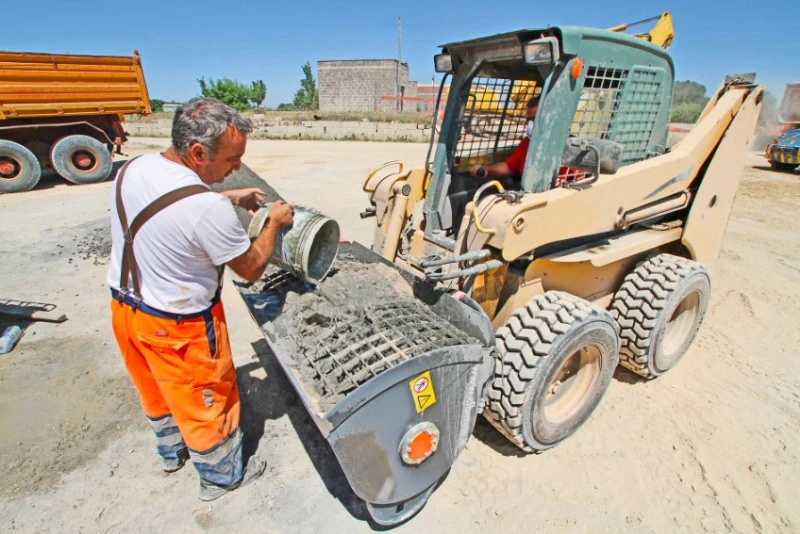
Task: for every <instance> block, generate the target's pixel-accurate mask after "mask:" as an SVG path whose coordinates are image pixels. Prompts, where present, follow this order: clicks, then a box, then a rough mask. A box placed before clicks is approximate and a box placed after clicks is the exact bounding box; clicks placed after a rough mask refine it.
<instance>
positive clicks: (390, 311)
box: [303, 301, 474, 394]
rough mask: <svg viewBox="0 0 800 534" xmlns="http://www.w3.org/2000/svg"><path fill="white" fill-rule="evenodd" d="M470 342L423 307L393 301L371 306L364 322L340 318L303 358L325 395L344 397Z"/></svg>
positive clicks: (346, 317)
mask: <svg viewBox="0 0 800 534" xmlns="http://www.w3.org/2000/svg"><path fill="white" fill-rule="evenodd" d="M472 342H474V341H473V340H471V339H470V338H469V337H467V336H466V335H464V334H463V333H462V332H460V331H459V330H458V329H456V328H455V327H454V326H453V325H451V324H450V323H448V322H447V321H446V320H444V319H442V318H441V317H439V316H438V315H436V314H435V313H433V312H431V311H430V310H428V309H427V308H426V307H425V306H422V305H420V304H417V303H416V302H403V301H397V302H390V303H386V304H379V305H376V306H374V307H373V308H371V309H370V310H369V318H368V320H366V321H365V319H364V318H363V317H359V316H356V315H347V314H342V316H341V317H340V318H339V321H337V324H336V325H335V327H334V328H331V329H330V330H329V331H328V332H327V333H326V334H325V335H323V336H320V337H319V338H318V339H316V351H315V352H314V353H313V354H308V353H305V352H304V353H303V355H304V356H305V357H306V359H307V361H308V363H309V365H311V367H313V368H314V370H315V371H316V375H317V379H318V380H319V381H320V382H322V384H321V386H322V388H323V389H324V390H325V391H330V392H335V393H338V394H344V393H348V392H350V391H352V390H354V389H355V388H357V387H358V386H359V385H361V384H363V383H364V382H366V381H367V380H369V379H370V378H372V377H374V376H377V375H379V374H380V373H382V372H383V371H385V370H387V369H389V368H391V367H394V366H395V365H399V364H400V363H402V362H404V361H406V360H409V359H411V358H413V357H414V356H419V355H420V354H424V353H426V352H428V351H431V350H434V349H439V348H445V347H452V346H455V345H467V344H469V343H472Z"/></svg>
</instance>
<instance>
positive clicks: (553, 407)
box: [543, 345, 601, 425]
mask: <svg viewBox="0 0 800 534" xmlns="http://www.w3.org/2000/svg"><path fill="white" fill-rule="evenodd" d="M600 361H601V354H600V349H599V347H597V346H595V345H587V346H585V347H583V348H581V349H579V350H577V351H576V352H574V353H573V354H572V355H571V356H570V357H569V358H567V359H566V360H564V363H562V364H561V367H560V368H559V369H558V371H557V372H556V374H555V376H554V377H553V380H552V381H551V382H550V383H549V384H548V386H547V389H546V390H545V391H547V396H546V397H545V399H544V414H543V415H544V418H545V419H546V420H547V421H548V422H549V423H551V424H553V425H557V424H560V423H562V422H564V421H566V420H567V419H569V418H570V417H572V416H574V415H575V414H576V413H578V412H579V411H580V409H581V408H582V407H583V406H584V405H585V403H586V401H587V399H588V398H589V397H590V395H591V392H592V390H593V389H594V385H595V384H596V383H597V380H598V378H599V376H600Z"/></svg>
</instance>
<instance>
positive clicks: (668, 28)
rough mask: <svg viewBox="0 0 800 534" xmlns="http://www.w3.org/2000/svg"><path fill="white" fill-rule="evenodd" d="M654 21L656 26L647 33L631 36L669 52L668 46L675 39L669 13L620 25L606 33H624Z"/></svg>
mask: <svg viewBox="0 0 800 534" xmlns="http://www.w3.org/2000/svg"><path fill="white" fill-rule="evenodd" d="M654 21H657V22H656V25H655V26H653V27H652V29H651V30H650V31H649V32H646V33H636V34H634V35H633V36H634V37H638V38H639V39H644V40H645V41H650V42H651V43H653V44H655V45H658V46H660V47H661V48H663V49H664V50H669V46H670V45H671V44H672V40H673V39H674V38H675V31H674V28H673V27H672V13H671V12H670V11H665V12H664V13H662V14H661V15H660V16H658V17H651V18H649V19H645V20H640V21H638V22H631V23H628V24H620V25H619V26H614V27H613V28H609V29H608V31H611V32H624V31H625V30H627V29H628V28H632V27H633V26H640V25H642V24H647V23H649V22H654Z"/></svg>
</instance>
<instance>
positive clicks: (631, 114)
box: [611, 68, 663, 165]
mask: <svg viewBox="0 0 800 534" xmlns="http://www.w3.org/2000/svg"><path fill="white" fill-rule="evenodd" d="M662 86H663V70H661V69H649V68H635V69H633V70H632V71H631V73H630V76H629V77H628V83H627V87H626V88H625V94H624V95H623V98H622V101H621V102H620V105H619V110H618V111H617V114H616V116H615V118H614V126H613V133H612V136H611V139H612V140H614V141H616V142H618V143H621V144H622V145H623V146H624V147H625V150H624V151H623V153H622V165H629V164H631V163H636V162H637V161H641V160H643V159H645V158H647V157H648V156H649V155H650V154H649V151H650V150H651V144H650V141H651V138H652V136H653V130H654V129H655V126H656V120H657V119H658V114H659V112H660V111H661V104H662V102H663V98H662V95H661V92H662Z"/></svg>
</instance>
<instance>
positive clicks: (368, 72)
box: [317, 59, 417, 111]
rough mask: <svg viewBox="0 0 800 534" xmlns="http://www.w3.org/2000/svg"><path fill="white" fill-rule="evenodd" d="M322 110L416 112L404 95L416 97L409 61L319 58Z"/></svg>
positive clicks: (318, 68) (318, 74) (318, 76)
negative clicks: (326, 59)
mask: <svg viewBox="0 0 800 534" xmlns="http://www.w3.org/2000/svg"><path fill="white" fill-rule="evenodd" d="M317 78H318V80H319V109H320V111H395V110H397V111H400V110H403V109H405V108H408V111H416V106H415V105H408V104H407V103H406V102H404V101H402V100H401V98H408V97H416V88H417V82H415V81H410V80H409V79H408V63H400V62H398V61H397V60H396V59H349V60H332V61H317Z"/></svg>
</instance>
